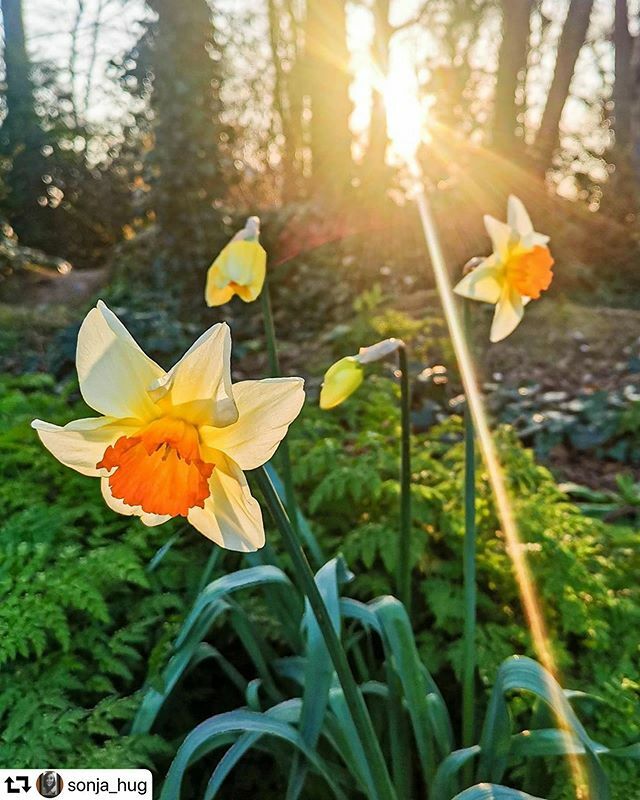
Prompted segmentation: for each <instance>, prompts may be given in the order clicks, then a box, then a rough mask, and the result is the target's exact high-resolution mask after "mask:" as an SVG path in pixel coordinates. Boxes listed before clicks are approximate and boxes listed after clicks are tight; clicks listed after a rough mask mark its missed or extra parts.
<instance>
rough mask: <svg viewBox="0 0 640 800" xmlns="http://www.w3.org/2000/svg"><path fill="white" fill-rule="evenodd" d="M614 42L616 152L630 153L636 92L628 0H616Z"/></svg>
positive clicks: (614, 127)
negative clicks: (632, 65)
mask: <svg viewBox="0 0 640 800" xmlns="http://www.w3.org/2000/svg"><path fill="white" fill-rule="evenodd" d="M613 42H614V45H615V52H616V58H615V82H614V84H613V102H614V125H613V129H614V131H615V135H616V150H620V151H621V152H622V151H623V152H627V153H628V152H629V149H630V147H631V141H632V136H631V106H632V102H633V94H634V92H633V78H632V75H631V54H632V49H633V39H632V36H631V34H630V33H629V10H628V7H627V0H616V10H615V23H614V31H613Z"/></svg>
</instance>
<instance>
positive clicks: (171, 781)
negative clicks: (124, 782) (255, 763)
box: [160, 710, 346, 800]
mask: <svg viewBox="0 0 640 800" xmlns="http://www.w3.org/2000/svg"><path fill="white" fill-rule="evenodd" d="M242 733H255V734H258V735H260V736H274V737H276V738H278V739H282V740H284V741H286V742H288V743H289V744H291V745H292V746H293V747H295V748H297V749H298V750H299V751H300V752H301V753H302V754H303V755H304V756H305V757H306V758H307V759H308V761H309V762H310V764H311V765H312V766H313V767H314V769H316V770H317V772H318V773H319V774H320V775H321V776H322V777H323V778H324V780H325V781H326V783H327V785H328V786H329V787H330V788H331V790H332V792H333V795H334V797H337V798H339V800H346V796H345V795H344V793H343V792H342V790H341V789H340V787H339V786H338V784H337V782H336V781H335V780H334V778H333V776H332V775H331V773H330V772H329V771H328V770H327V769H326V768H325V766H324V765H323V763H322V761H321V760H320V759H319V758H318V757H317V756H316V754H315V753H314V751H313V750H312V749H311V748H310V747H307V745H306V744H305V743H304V741H303V740H302V737H301V736H300V734H299V733H298V732H297V731H296V729H295V728H293V727H292V726H291V725H289V724H288V723H285V722H282V721H280V720H277V719H273V718H272V717H269V716H268V715H267V714H259V713H256V712H255V711H244V710H236V711H228V712H226V713H224V714H218V715H216V716H215V717H211V719H208V720H206V721H205V722H202V723H200V725H198V726H197V727H196V728H194V729H193V730H192V731H191V732H190V733H189V734H188V736H187V737H186V739H185V740H184V742H183V743H182V745H181V746H180V748H179V749H178V752H177V753H176V757H175V758H174V760H173V762H172V763H171V766H170V767H169V772H168V773H167V778H166V780H165V782H164V786H163V787H162V792H161V794H160V800H178V798H179V797H180V790H181V786H182V780H183V777H184V773H185V771H186V770H187V769H188V767H189V766H191V764H193V763H194V762H195V761H196V760H197V759H198V758H201V757H202V756H203V755H204V754H205V753H206V752H211V751H212V750H213V749H214V748H216V747H218V746H222V745H224V744H226V743H227V742H228V741H229V736H230V735H232V734H242Z"/></svg>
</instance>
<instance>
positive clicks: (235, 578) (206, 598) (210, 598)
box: [176, 564, 293, 647]
mask: <svg viewBox="0 0 640 800" xmlns="http://www.w3.org/2000/svg"><path fill="white" fill-rule="evenodd" d="M273 583H280V584H283V585H284V586H290V587H292V588H293V586H292V584H291V581H290V580H289V578H288V577H287V576H286V575H285V574H284V572H283V571H282V570H281V569H278V567H274V566H271V565H269V564H264V565H261V566H259V567H249V568H248V569H239V570H236V572H232V573H230V574H228V575H223V576H222V577H221V578H218V579H217V580H215V581H213V582H212V583H210V584H209V585H208V586H206V587H205V588H204V589H203V590H202V592H200V594H199V595H198V597H197V598H196V600H195V602H194V604H193V607H192V609H191V611H190V612H189V614H188V615H187V618H186V619H185V621H184V624H183V626H182V629H181V630H180V633H179V634H178V637H177V639H176V647H180V646H181V645H182V644H183V642H184V641H185V639H186V638H187V636H188V635H189V632H190V630H191V629H192V628H193V626H194V625H195V624H196V622H197V620H198V618H199V616H200V614H202V612H203V611H205V609H207V608H209V607H211V606H212V605H214V604H215V603H216V602H218V601H219V600H221V599H222V598H224V597H225V596H226V595H228V594H231V593H232V592H237V591H239V590H240V589H247V588H249V587H252V586H260V585H261V584H273Z"/></svg>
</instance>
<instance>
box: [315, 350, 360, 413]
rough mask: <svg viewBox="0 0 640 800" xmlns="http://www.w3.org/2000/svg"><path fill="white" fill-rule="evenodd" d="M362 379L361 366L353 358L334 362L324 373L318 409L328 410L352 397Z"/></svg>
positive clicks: (348, 357) (347, 357)
mask: <svg viewBox="0 0 640 800" xmlns="http://www.w3.org/2000/svg"><path fill="white" fill-rule="evenodd" d="M363 379H364V371H363V369H362V365H361V364H360V362H359V361H358V359H357V358H355V357H354V356H346V357H345V358H341V359H340V361H336V363H335V364H332V365H331V366H330V367H329V369H328V370H327V371H326V373H325V376H324V382H323V384H322V389H321V391H320V408H322V409H325V410H327V409H330V408H335V406H338V405H340V403H342V402H344V401H345V400H346V399H347V397H349V396H350V395H352V394H353V393H354V392H355V390H356V389H357V388H358V386H360V384H361V383H362V381H363Z"/></svg>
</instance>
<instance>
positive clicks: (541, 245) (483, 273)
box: [454, 195, 554, 342]
mask: <svg viewBox="0 0 640 800" xmlns="http://www.w3.org/2000/svg"><path fill="white" fill-rule="evenodd" d="M484 222H485V226H486V229H487V233H488V234H489V236H490V237H491V242H492V244H493V253H492V254H491V255H490V256H489V257H488V258H485V259H483V260H482V261H481V263H480V264H479V265H478V266H477V267H475V268H474V269H473V270H471V272H469V273H468V274H467V275H465V277H464V278H463V279H462V280H461V281H460V283H458V285H457V286H456V287H455V290H454V291H455V292H456V293H457V294H459V295H462V296H463V297H468V298H470V299H471V300H481V301H483V302H485V303H492V304H494V305H495V307H496V310H495V314H494V317H493V324H492V326H491V335H490V338H491V341H492V342H499V341H500V340H501V339H504V338H506V337H507V336H508V335H509V334H510V333H512V332H513V331H514V330H515V329H516V327H517V326H518V323H519V322H520V320H521V319H522V317H523V314H524V307H525V305H526V304H527V303H528V302H529V301H530V300H537V299H538V298H539V297H540V294H541V292H543V291H545V290H546V289H548V288H549V286H550V284H551V281H552V280H553V272H552V270H551V268H552V266H553V263H554V262H553V258H552V256H551V253H550V252H549V248H548V247H547V243H548V241H549V237H548V236H545V235H543V234H541V233H536V232H535V231H534V229H533V225H532V224H531V219H530V218H529V214H528V213H527V210H526V209H525V207H524V205H523V204H522V202H521V201H520V200H519V199H518V198H517V197H514V196H513V195H511V196H510V197H509V203H508V214H507V222H506V223H505V222H500V220H497V219H495V218H494V217H490V216H488V215H487V216H485V218H484Z"/></svg>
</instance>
